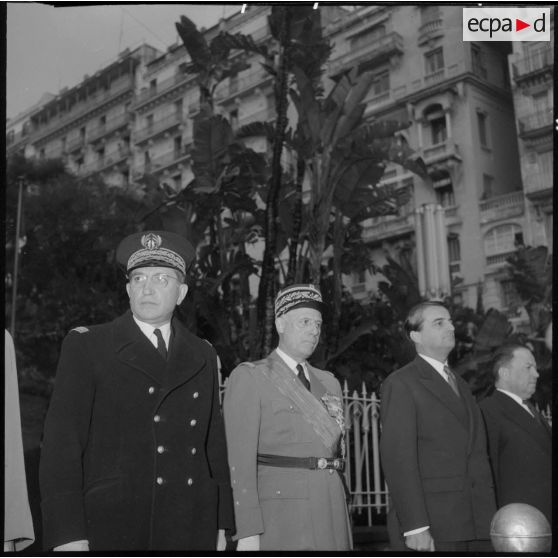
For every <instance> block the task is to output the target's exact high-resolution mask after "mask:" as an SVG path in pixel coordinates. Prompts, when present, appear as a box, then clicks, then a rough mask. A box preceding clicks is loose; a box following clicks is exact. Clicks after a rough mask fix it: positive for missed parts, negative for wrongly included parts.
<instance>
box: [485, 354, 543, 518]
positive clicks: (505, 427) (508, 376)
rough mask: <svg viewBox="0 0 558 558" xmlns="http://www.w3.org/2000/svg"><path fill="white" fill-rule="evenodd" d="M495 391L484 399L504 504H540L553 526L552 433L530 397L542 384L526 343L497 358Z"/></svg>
mask: <svg viewBox="0 0 558 558" xmlns="http://www.w3.org/2000/svg"><path fill="white" fill-rule="evenodd" d="M492 372H493V375H494V385H495V387H496V389H495V391H494V393H493V394H492V395H491V396H490V397H487V398H486V399H484V400H483V401H481V403H480V408H481V411H482V414H483V416H484V420H485V423H486V430H487V433H488V450H489V455H490V463H491V466H492V472H493V474H494V482H495V485H496V501H497V503H498V507H501V506H505V505H506V504H512V503H523V504H529V505H531V506H535V507H536V508H537V509H539V510H540V511H541V512H543V513H544V514H545V516H546V517H547V519H548V521H549V523H550V524H551V525H552V435H551V430H550V426H549V425H548V423H547V422H546V420H545V419H544V417H542V416H541V414H540V413H539V412H538V411H537V410H536V409H535V408H534V406H533V405H532V404H531V402H530V401H529V399H530V397H531V396H532V395H533V393H535V389H536V387H537V378H538V376H539V374H538V373H537V363H536V362H535V357H534V356H533V353H531V351H530V350H529V349H528V348H527V347H524V346H522V345H507V346H504V347H502V348H501V349H499V350H498V351H497V353H496V355H495V357H494V361H493V368H492Z"/></svg>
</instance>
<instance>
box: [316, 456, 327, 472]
mask: <svg viewBox="0 0 558 558" xmlns="http://www.w3.org/2000/svg"><path fill="white" fill-rule="evenodd" d="M326 467H327V459H326V458H325V457H320V458H318V469H325V468H326Z"/></svg>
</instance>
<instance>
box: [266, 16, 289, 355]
mask: <svg viewBox="0 0 558 558" xmlns="http://www.w3.org/2000/svg"><path fill="white" fill-rule="evenodd" d="M280 9H281V11H282V16H283V17H282V19H281V34H280V59H279V68H278V74H277V84H276V87H275V98H276V107H277V121H276V123H275V139H274V143H273V159H272V167H271V168H272V173H271V179H270V181H269V186H270V188H269V194H268V198H267V206H266V210H265V231H264V232H265V239H266V243H265V251H264V256H263V262H262V276H261V279H260V286H259V291H258V322H259V323H260V324H261V326H262V327H261V331H262V334H261V335H262V336H261V342H260V355H259V356H260V357H261V356H264V355H267V354H268V353H269V352H270V351H271V349H272V347H271V344H272V340H273V329H274V325H275V316H274V307H273V302H274V297H275V252H276V246H277V215H278V208H277V201H278V199H279V191H280V189H281V173H282V170H281V153H282V151H283V142H284V138H285V130H286V128H287V85H288V83H287V78H288V67H289V64H288V62H289V61H288V57H289V47H288V45H289V41H290V19H291V14H290V10H289V9H288V8H280Z"/></svg>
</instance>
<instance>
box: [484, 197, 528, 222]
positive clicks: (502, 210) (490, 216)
mask: <svg viewBox="0 0 558 558" xmlns="http://www.w3.org/2000/svg"><path fill="white" fill-rule="evenodd" d="M479 209H480V217H481V223H483V224H485V223H489V222H491V221H499V220H501V219H509V218H510V217H517V216H519V215H523V212H524V210H525V199H524V196H523V191H519V192H511V193H509V194H504V195H502V196H497V197H494V198H490V199H488V200H484V201H481V202H480V204H479Z"/></svg>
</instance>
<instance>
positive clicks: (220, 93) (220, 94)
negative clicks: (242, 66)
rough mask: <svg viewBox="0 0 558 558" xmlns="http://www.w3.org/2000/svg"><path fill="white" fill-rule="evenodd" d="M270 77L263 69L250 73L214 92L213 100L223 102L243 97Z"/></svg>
mask: <svg viewBox="0 0 558 558" xmlns="http://www.w3.org/2000/svg"><path fill="white" fill-rule="evenodd" d="M270 79H271V76H270V75H269V74H268V73H267V72H266V71H265V70H264V69H263V68H260V69H258V70H255V71H252V72H250V73H249V74H247V75H246V76H244V77H242V78H240V79H237V80H236V81H232V82H229V83H228V84H223V85H222V86H221V87H219V88H218V89H217V90H216V91H215V100H216V101H220V102H223V101H224V100H226V99H228V98H230V97H238V96H241V95H244V94H245V93H246V92H247V91H250V90H251V89H253V88H254V87H258V86H259V85H261V84H262V83H263V82H264V81H266V80H270Z"/></svg>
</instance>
